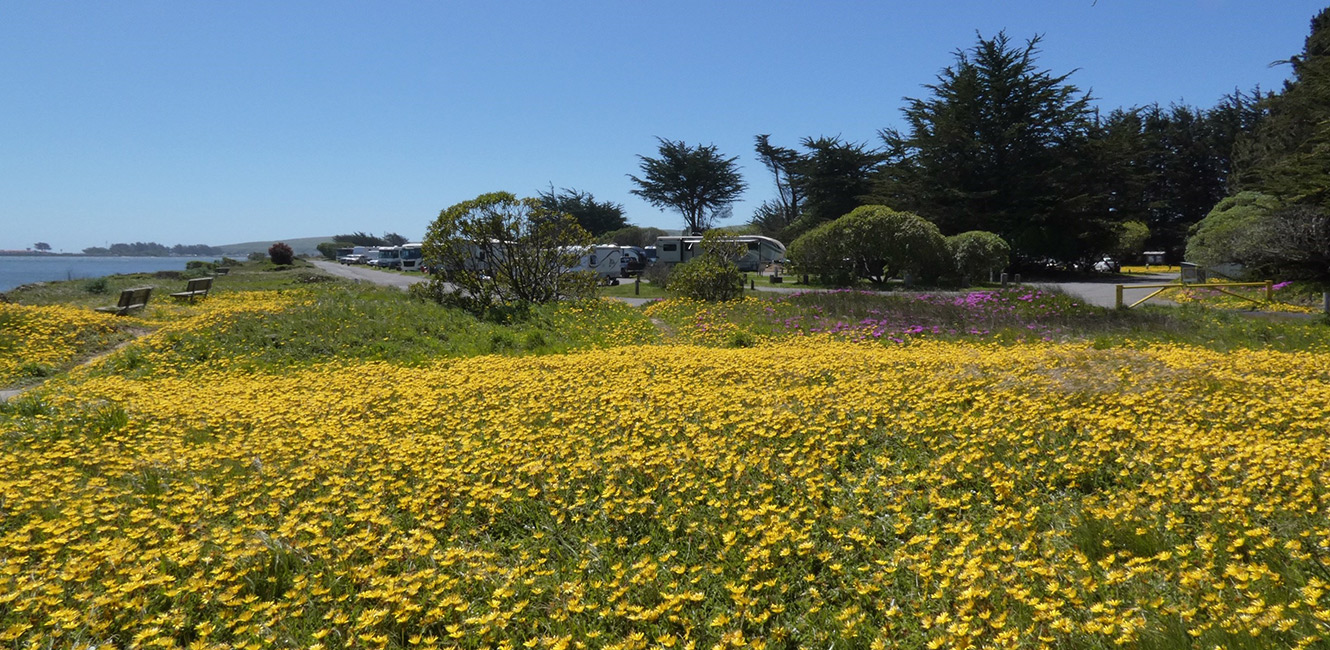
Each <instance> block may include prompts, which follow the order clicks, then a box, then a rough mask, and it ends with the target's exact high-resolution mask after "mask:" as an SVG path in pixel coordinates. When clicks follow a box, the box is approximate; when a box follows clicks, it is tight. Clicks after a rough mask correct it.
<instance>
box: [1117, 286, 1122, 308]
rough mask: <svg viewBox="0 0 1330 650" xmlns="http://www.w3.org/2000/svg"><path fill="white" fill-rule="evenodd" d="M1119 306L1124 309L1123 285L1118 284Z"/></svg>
mask: <svg viewBox="0 0 1330 650" xmlns="http://www.w3.org/2000/svg"><path fill="white" fill-rule="evenodd" d="M1117 294H1118V297H1117V308H1118V309H1122V285H1120V284H1119V285H1117Z"/></svg>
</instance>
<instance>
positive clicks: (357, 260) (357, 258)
mask: <svg viewBox="0 0 1330 650" xmlns="http://www.w3.org/2000/svg"><path fill="white" fill-rule="evenodd" d="M337 261H338V262H341V263H343V264H366V263H368V262H369V258H368V257H365V256H364V255H361V254H359V253H353V254H351V255H343V256H341V257H339V258H337Z"/></svg>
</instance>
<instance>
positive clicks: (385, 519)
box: [0, 264, 1330, 649]
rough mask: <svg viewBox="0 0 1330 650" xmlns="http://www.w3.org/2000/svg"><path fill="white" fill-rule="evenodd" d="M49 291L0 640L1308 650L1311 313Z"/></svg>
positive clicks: (20, 311)
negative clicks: (494, 306) (518, 302)
mask: <svg viewBox="0 0 1330 650" xmlns="http://www.w3.org/2000/svg"><path fill="white" fill-rule="evenodd" d="M145 280H146V279H145V278H127V279H119V278H118V279H114V280H112V281H110V286H119V284H120V283H122V282H123V283H126V284H125V286H131V285H133V283H134V282H142V281H145ZM172 282H176V283H178V284H181V285H183V282H182V281H180V282H177V281H175V280H169V281H166V282H164V289H163V290H162V294H163V295H162V298H163V299H164V298H165V293H168V292H169V291H168V290H179V289H178V288H171V287H169V286H165V285H170V284H172ZM78 285H79V283H78V282H75V283H58V284H56V285H47V286H43V287H39V288H36V289H31V290H25V291H18V292H14V293H13V294H11V295H10V299H11V301H12V302H10V303H2V302H0V325H3V327H0V353H3V356H0V385H7V386H15V385H24V384H29V385H31V384H34V383H35V382H37V381H39V380H40V381H41V382H42V383H40V385H35V386H33V387H32V388H30V389H28V390H27V391H26V392H24V393H23V394H22V395H20V396H18V397H15V398H14V399H12V400H10V401H9V402H8V403H5V404H3V405H0V646H4V647H15V648H20V647H42V648H45V647H53V648H54V647H61V648H63V647H102V646H104V645H107V644H110V645H114V646H117V647H145V648H146V647H167V648H169V647H198V648H232V647H243V648H267V647H278V648H287V647H289V648H297V647H299V648H309V647H325V648H341V647H354V648H417V647H421V648H426V647H438V648H447V647H458V648H491V647H493V648H622V649H638V648H676V647H677V648H725V647H758V648H763V647H765V648H775V647H781V648H828V647H836V648H897V647H899V648H1091V649H1094V648H1104V649H1108V648H1140V649H1154V648H1159V649H1166V648H1214V647H1222V648H1317V647H1326V645H1327V643H1330V523H1327V518H1326V510H1327V508H1330V488H1327V485H1330V481H1327V478H1330V476H1328V475H1330V437H1328V436H1327V430H1328V429H1330V416H1327V411H1326V407H1325V405H1326V404H1328V403H1330V326H1327V324H1326V323H1325V322H1324V321H1323V320H1317V319H1311V318H1303V319H1277V320H1271V319H1261V318H1252V317H1249V316H1245V315H1240V314H1233V313H1231V312H1227V311H1222V310H1214V309H1210V308H1207V307H1205V306H1204V303H1202V304H1197V305H1188V306H1185V307H1182V308H1173V309H1164V308H1146V309H1143V310H1141V311H1136V310H1132V311H1129V312H1113V311H1108V310H1102V309H1097V308H1093V307H1087V306H1085V305H1082V304H1079V303H1078V302H1077V301H1076V300H1075V299H1073V298H1071V297H1069V296H1065V295H1062V294H1057V293H1055V292H1048V291H1035V290H1028V289H1023V288H1013V289H1009V290H997V289H993V290H984V291H975V292H968V293H965V292H962V293H948V294H913V293H904V292H901V293H899V294H892V295H888V296H882V295H876V294H869V293H863V292H856V291H837V292H816V293H797V294H780V295H770V296H766V295H764V296H754V295H749V296H746V297H745V298H744V299H742V300H740V301H735V302H732V303H727V304H721V305H714V304H704V303H694V302H688V301H682V300H665V301H662V302H656V303H653V304H651V305H648V306H646V307H644V308H633V307H629V306H627V305H625V304H622V303H618V302H614V301H611V300H600V301H592V302H585V303H575V304H574V303H570V304H563V305H555V306H550V307H543V308H539V309H537V310H535V311H534V312H533V313H532V314H530V316H529V317H528V318H526V319H523V320H521V321H519V322H513V323H489V322H478V321H476V320H475V319H474V318H472V317H470V316H468V315H465V314H462V313H459V312H454V311H449V310H446V309H443V308H440V307H438V306H435V305H432V304H425V303H421V302H416V301H413V300H411V299H409V298H408V297H407V296H406V295H405V294H404V293H402V292H398V291H395V290H386V289H375V288H369V287H365V286H363V285H353V284H347V283H342V282H338V281H333V280H331V279H329V278H328V277H327V276H323V275H321V274H319V273H318V272H317V271H316V270H313V269H310V268H303V267H297V268H287V269H273V268H271V267H267V266H264V265H259V264H247V265H245V266H243V267H241V268H238V269H236V270H235V271H233V272H232V273H231V275H228V276H224V277H221V278H218V280H217V283H216V285H214V286H215V292H214V294H213V295H212V296H211V297H209V298H208V299H207V300H204V301H202V302H200V303H197V304H194V305H189V304H174V303H171V302H170V301H169V300H154V303H153V304H152V305H150V306H149V308H148V309H147V310H146V311H145V312H143V313H142V314H141V315H136V316H132V317H125V318H116V317H112V316H107V315H104V314H99V313H96V312H93V311H91V309H90V307H92V306H99V305H102V304H109V303H110V302H114V291H116V290H118V289H114V290H111V292H110V293H109V294H94V295H92V296H88V295H84V294H87V291H86V290H84V289H83V288H82V287H80V286H78ZM620 288H622V287H620ZM628 289H629V291H631V289H632V287H631V285H629V286H628ZM108 295H109V296H110V298H109V299H108ZM38 367H40V368H41V369H42V370H41V372H36V371H34V368H38Z"/></svg>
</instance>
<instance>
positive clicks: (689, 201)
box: [628, 138, 747, 233]
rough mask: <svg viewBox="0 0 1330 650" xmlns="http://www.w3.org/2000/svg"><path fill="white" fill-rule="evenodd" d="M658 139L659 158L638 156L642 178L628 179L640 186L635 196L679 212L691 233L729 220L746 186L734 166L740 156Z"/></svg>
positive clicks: (712, 147)
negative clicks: (724, 154)
mask: <svg viewBox="0 0 1330 650" xmlns="http://www.w3.org/2000/svg"><path fill="white" fill-rule="evenodd" d="M657 140H658V141H659V142H660V147H659V154H660V157H659V158H650V157H647V156H641V155H639V156H638V158H639V159H640V160H641V170H642V176H641V177H640V178H639V177H637V176H633V175H631V174H630V175H629V176H628V177H629V178H631V179H632V181H633V183H634V184H635V185H637V189H635V190H632V193H633V194H636V195H638V196H640V197H642V198H643V199H645V200H646V201H647V202H648V203H650V204H652V205H654V206H656V207H658V208H671V209H674V210H678V211H679V214H680V215H682V216H683V220H684V229H685V230H686V231H688V232H691V233H702V232H705V231H707V230H709V229H710V228H711V227H712V226H713V225H714V224H715V222H716V221H719V220H721V219H724V218H726V217H728V216H729V208H730V204H732V203H734V201H736V200H737V199H738V198H739V195H740V194H742V193H743V191H744V189H745V188H746V187H747V186H746V185H745V184H744V181H743V177H742V176H740V175H739V168H738V166H736V165H735V161H736V160H738V157H737V156H736V157H733V158H726V157H724V156H722V155H721V154H720V153H719V152H717V151H716V146H715V145H698V146H695V147H694V146H689V145H688V144H686V143H684V142H683V141H682V140H680V141H678V142H674V141H671V140H666V139H663V138H657Z"/></svg>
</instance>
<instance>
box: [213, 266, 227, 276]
mask: <svg viewBox="0 0 1330 650" xmlns="http://www.w3.org/2000/svg"><path fill="white" fill-rule="evenodd" d="M230 272H231V267H229V266H219V267H217V268H215V269H213V270H212V273H213V275H226V274H227V273H230Z"/></svg>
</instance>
